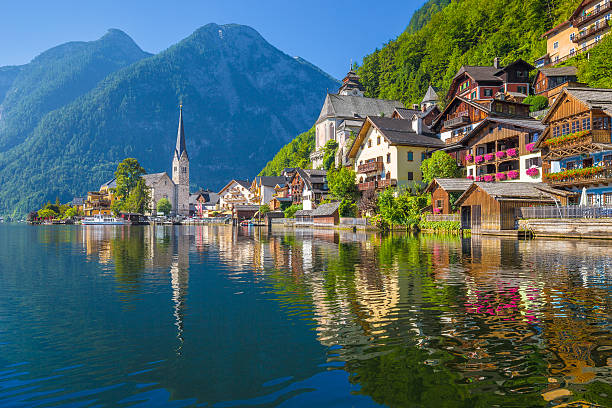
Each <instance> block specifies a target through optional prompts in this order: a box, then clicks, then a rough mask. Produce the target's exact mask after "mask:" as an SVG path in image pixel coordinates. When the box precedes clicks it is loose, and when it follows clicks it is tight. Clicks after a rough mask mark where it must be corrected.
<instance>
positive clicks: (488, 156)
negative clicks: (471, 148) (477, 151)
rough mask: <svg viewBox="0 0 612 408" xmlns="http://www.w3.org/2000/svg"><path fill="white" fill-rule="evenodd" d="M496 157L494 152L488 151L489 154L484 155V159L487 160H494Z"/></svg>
mask: <svg viewBox="0 0 612 408" xmlns="http://www.w3.org/2000/svg"><path fill="white" fill-rule="evenodd" d="M494 158H495V156H494V155H493V154H492V153H488V154H485V155H484V159H485V160H486V161H491V160H493V159H494Z"/></svg>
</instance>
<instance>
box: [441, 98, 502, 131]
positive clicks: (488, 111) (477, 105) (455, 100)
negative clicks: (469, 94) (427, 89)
mask: <svg viewBox="0 0 612 408" xmlns="http://www.w3.org/2000/svg"><path fill="white" fill-rule="evenodd" d="M461 102H465V103H467V104H468V105H472V106H473V107H474V108H476V109H480V110H481V111H483V112H485V113H486V114H487V115H490V114H491V109H490V108H489V107H488V106H485V105H483V104H480V103H478V102H474V101H472V100H470V99H466V98H462V97H460V96H458V95H457V96H455V97H454V98H453V99H451V101H450V102H449V103H448V105H446V107H445V108H444V110H443V111H442V112H441V113H440V114H439V115H438V117H437V118H435V119H434V121H433V122H432V124H431V128H432V129H435V127H436V126H438V125H439V124H440V122H441V121H442V119H443V118H444V116H446V114H447V113H448V112H449V111H450V110H451V108H452V107H453V106H454V105H455V104H459V103H461Z"/></svg>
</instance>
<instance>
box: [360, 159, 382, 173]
mask: <svg viewBox="0 0 612 408" xmlns="http://www.w3.org/2000/svg"><path fill="white" fill-rule="evenodd" d="M382 169H383V162H381V161H375V162H370V163H363V164H360V165H359V166H358V167H357V173H365V174H367V173H376V172H381V171H382Z"/></svg>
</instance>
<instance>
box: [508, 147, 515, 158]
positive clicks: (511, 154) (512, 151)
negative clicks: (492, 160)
mask: <svg viewBox="0 0 612 408" xmlns="http://www.w3.org/2000/svg"><path fill="white" fill-rule="evenodd" d="M506 154H507V155H508V157H516V156H518V149H517V148H515V147H513V148H512V149H508V150H506Z"/></svg>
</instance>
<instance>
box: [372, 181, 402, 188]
mask: <svg viewBox="0 0 612 408" xmlns="http://www.w3.org/2000/svg"><path fill="white" fill-rule="evenodd" d="M396 185H397V180H394V179H385V180H378V182H377V188H379V189H385V188H387V187H392V186H396Z"/></svg>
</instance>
